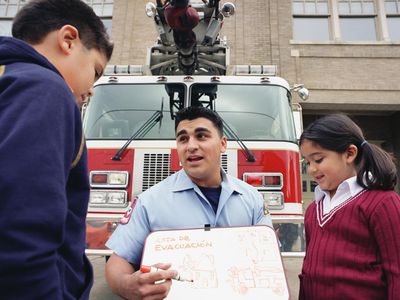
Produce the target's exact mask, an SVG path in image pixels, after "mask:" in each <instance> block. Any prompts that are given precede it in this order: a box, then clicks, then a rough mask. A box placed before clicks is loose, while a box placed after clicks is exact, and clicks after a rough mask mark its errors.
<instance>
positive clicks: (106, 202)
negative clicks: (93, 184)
mask: <svg viewBox="0 0 400 300" xmlns="http://www.w3.org/2000/svg"><path fill="white" fill-rule="evenodd" d="M127 198H128V197H127V192H126V191H115V190H91V191H90V198H89V205H90V206H92V207H126V206H127V203H128V202H127Z"/></svg>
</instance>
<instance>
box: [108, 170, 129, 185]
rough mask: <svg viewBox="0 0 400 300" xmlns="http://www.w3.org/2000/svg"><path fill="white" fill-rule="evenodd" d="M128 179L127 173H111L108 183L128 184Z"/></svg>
mask: <svg viewBox="0 0 400 300" xmlns="http://www.w3.org/2000/svg"><path fill="white" fill-rule="evenodd" d="M127 179H128V174H127V173H110V175H109V178H108V183H109V184H110V185H124V186H126V184H127Z"/></svg>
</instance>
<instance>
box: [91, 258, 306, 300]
mask: <svg viewBox="0 0 400 300" xmlns="http://www.w3.org/2000/svg"><path fill="white" fill-rule="evenodd" d="M89 259H90V261H91V262H92V265H93V270H94V285H93V288H92V291H91V293H90V300H120V299H122V298H121V297H119V296H117V295H114V294H113V292H112V291H111V290H110V289H109V287H108V285H107V283H106V280H105V275H104V268H105V262H106V260H105V257H104V256H96V255H92V256H89ZM302 263H303V258H302V257H283V264H284V267H285V273H286V278H287V281H288V285H289V291H290V300H296V299H298V291H299V280H298V277H297V275H298V274H299V273H300V270H301V265H302Z"/></svg>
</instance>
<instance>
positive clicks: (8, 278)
mask: <svg viewBox="0 0 400 300" xmlns="http://www.w3.org/2000/svg"><path fill="white" fill-rule="evenodd" d="M77 72H79V70H77ZM84 145H85V144H84V140H83V133H82V122H81V115H80V111H79V108H78V106H77V105H76V102H75V97H74V95H73V94H72V92H71V89H70V88H69V87H68V85H67V84H66V82H65V80H64V79H63V78H62V76H61V75H60V73H59V72H58V71H57V69H56V68H55V67H54V66H53V65H52V64H51V63H50V62H49V61H48V60H47V59H46V58H45V57H44V56H42V55H41V54H39V53H38V52H37V51H36V50H35V49H33V48H32V47H31V46H30V45H28V44H27V43H25V42H23V41H21V40H18V39H14V38H9V37H0V299H18V300H20V299H51V300H61V299H63V300H72V299H82V300H83V299H88V298H89V291H90V288H91V285H92V279H93V276H92V270H91V266H90V262H89V261H88V259H87V257H86V256H85V231H86V230H85V218H86V213H87V206H88V199H89V179H88V169H87V158H86V148H85V146H84Z"/></svg>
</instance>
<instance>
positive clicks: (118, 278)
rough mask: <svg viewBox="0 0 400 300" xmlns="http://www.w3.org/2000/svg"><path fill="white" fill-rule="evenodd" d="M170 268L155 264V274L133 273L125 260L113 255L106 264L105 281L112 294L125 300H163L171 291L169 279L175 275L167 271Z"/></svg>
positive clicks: (165, 265) (171, 271)
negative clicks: (156, 269)
mask: <svg viewBox="0 0 400 300" xmlns="http://www.w3.org/2000/svg"><path fill="white" fill-rule="evenodd" d="M170 266H171V265H170V264H157V265H155V267H157V268H158V269H160V270H159V271H157V272H151V273H142V272H140V271H136V272H134V270H133V267H132V266H131V265H130V264H129V263H128V262H127V261H126V260H125V259H123V258H122V257H119V256H118V255H116V254H113V255H112V256H111V257H110V259H109V260H108V262H107V266H106V279H107V282H108V284H109V285H110V287H111V289H112V290H113V292H114V293H116V294H118V295H119V296H121V297H123V298H125V299H129V300H138V299H141V300H158V299H164V298H166V297H167V295H168V293H169V291H170V289H171V284H172V281H171V278H173V277H174V276H175V275H176V271H173V270H169V268H170Z"/></svg>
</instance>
